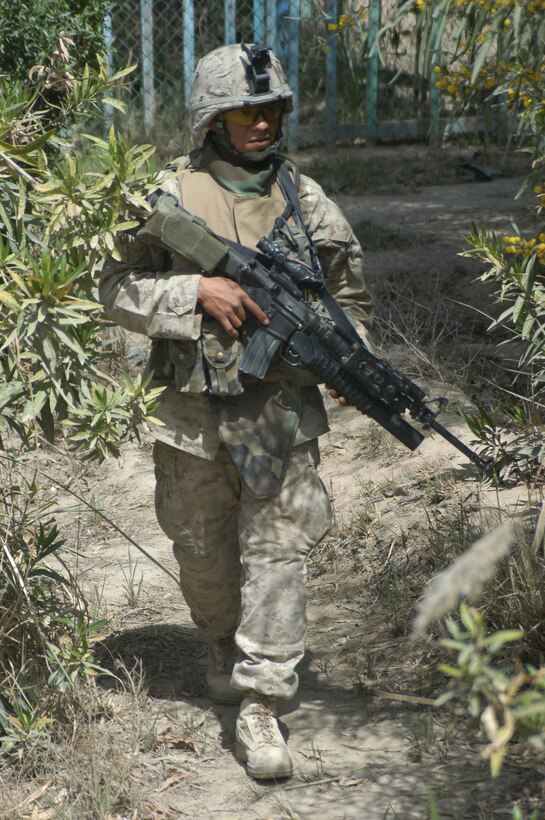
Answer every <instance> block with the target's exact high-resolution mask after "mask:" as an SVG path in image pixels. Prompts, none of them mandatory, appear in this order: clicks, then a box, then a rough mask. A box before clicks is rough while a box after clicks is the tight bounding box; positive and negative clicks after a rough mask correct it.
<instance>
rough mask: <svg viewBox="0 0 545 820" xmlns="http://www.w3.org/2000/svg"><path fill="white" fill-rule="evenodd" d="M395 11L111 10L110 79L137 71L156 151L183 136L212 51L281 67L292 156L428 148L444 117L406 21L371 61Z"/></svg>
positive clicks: (179, 3) (249, 6)
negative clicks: (241, 51) (260, 56)
mask: <svg viewBox="0 0 545 820" xmlns="http://www.w3.org/2000/svg"><path fill="white" fill-rule="evenodd" d="M397 3H398V0H382V2H381V0H367V2H362V3H361V4H359V3H358V2H354V0H117V2H115V3H114V4H113V5H112V8H111V12H110V15H109V18H108V20H107V23H106V26H105V42H106V48H107V51H108V54H109V56H110V62H111V65H112V68H113V69H117V68H121V67H122V66H124V65H127V64H133V63H134V64H136V66H137V69H136V72H135V74H134V79H133V81H132V84H131V85H130V87H129V89H128V92H127V93H128V99H129V107H130V109H131V111H132V113H133V116H134V117H135V118H136V120H137V121H139V122H141V123H142V124H143V126H144V130H145V132H146V133H147V134H148V135H149V134H152V135H153V137H154V138H155V141H157V140H161V134H162V135H163V138H165V135H166V134H168V133H185V134H187V126H186V119H187V118H186V113H185V112H186V105H187V100H188V98H189V92H190V88H191V79H192V75H193V71H194V67H195V64H196V62H197V60H198V59H199V58H200V57H201V56H202V55H203V54H205V53H206V52H208V51H210V50H211V49H213V48H216V47H217V46H220V45H223V44H224V43H230V42H241V41H242V42H265V43H266V44H267V45H269V46H271V47H272V48H273V50H274V51H275V53H276V54H277V55H278V56H279V58H280V59H281V61H282V63H283V65H284V68H285V70H286V73H287V75H288V82H289V84H290V87H291V89H292V91H293V93H294V97H295V102H296V113H295V115H291V116H290V121H289V124H288V129H287V130H288V141H289V143H290V147H292V148H293V147H297V145H298V144H299V145H304V144H312V143H320V142H327V143H329V144H331V145H332V144H334V143H335V142H336V141H337V140H354V139H357V138H364V139H373V138H377V137H378V138H400V139H403V138H408V137H409V138H414V137H416V138H425V137H426V136H427V135H429V132H430V123H433V118H434V116H435V120H436V121H438V118H439V115H440V114H441V113H446V112H445V111H443V112H441V111H440V108H439V106H440V101H439V95H438V94H434V88H433V84H432V85H431V86H430V83H429V75H428V76H422V75H420V74H419V73H418V71H417V68H416V64H417V60H416V52H415V46H414V42H413V40H412V38H411V22H412V16H411V15H408V16H407V17H406V18H405V22H404V24H403V25H402V26H399V27H398V29H394V30H391V31H390V32H389V33H388V35H387V37H386V39H385V40H384V41H383V43H382V61H381V62H380V63H379V59H378V56H377V55H376V54H374V53H371V55H370V54H369V49H368V42H372V40H373V38H374V36H375V35H376V32H377V31H378V29H379V27H380V24H381V21H382V20H384V19H385V18H386V15H388V13H389V12H390V11H392V10H393V9H394V7H395V6H396V5H397ZM355 7H358V9H360V10H361V12H363V13H361V14H360V13H359V12H356V13H355V11H354V9H355ZM343 16H344V18H343ZM342 19H345V23H344V24H343V25H342V26H340V27H339V25H338V24H339V21H341V20H342ZM347 20H348V22H346V21H347ZM350 21H352V22H350ZM335 26H337V28H334V27H335ZM430 88H431V94H430ZM430 98H431V99H430ZM430 102H431V105H432V108H434V111H435V114H434V112H433V110H432V111H431V112H430ZM430 113H431V116H430ZM165 123H168V125H165Z"/></svg>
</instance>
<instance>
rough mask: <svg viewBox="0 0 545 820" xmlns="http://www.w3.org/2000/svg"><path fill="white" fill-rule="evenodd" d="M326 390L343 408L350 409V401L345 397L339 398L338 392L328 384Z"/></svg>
mask: <svg viewBox="0 0 545 820" xmlns="http://www.w3.org/2000/svg"><path fill="white" fill-rule="evenodd" d="M325 389H326V390H327V392H328V393H329V395H330V396H331V398H332V399H335V400H336V401H338V403H339V404H340V405H341V407H348V405H349V404H350V402H349V401H348V399H345V397H344V396H339V394H338V393H337V391H336V390H334V389H333V388H332V387H328V386H327V384H326V386H325Z"/></svg>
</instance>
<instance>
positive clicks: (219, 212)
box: [154, 161, 328, 498]
mask: <svg viewBox="0 0 545 820" xmlns="http://www.w3.org/2000/svg"><path fill="white" fill-rule="evenodd" d="M186 163H187V161H186ZM186 163H184V162H183V161H182V162H181V163H180V164H179V168H180V170H179V171H178V173H177V178H176V186H175V187H174V186H172V185H169V186H168V190H169V191H170V192H171V193H175V195H176V196H177V198H178V199H179V201H180V204H181V205H182V206H183V207H184V208H185V209H186V210H187V211H189V212H190V213H192V214H193V215H194V216H198V217H200V218H201V219H203V220H205V222H206V224H207V225H208V227H209V228H210V229H211V230H212V231H214V233H216V234H218V235H220V236H222V237H224V238H226V239H229V240H233V241H235V242H238V243H240V244H241V245H244V246H246V247H249V248H252V249H254V248H256V244H257V242H258V241H259V239H261V237H262V236H269V234H270V233H271V231H272V229H273V227H274V223H275V220H276V219H277V218H278V217H279V216H282V215H283V214H284V213H285V212H286V200H285V198H284V195H283V193H282V191H281V189H280V186H279V184H278V183H277V182H276V181H275V182H273V184H272V185H271V186H270V191H269V193H268V194H265V195H261V196H249V197H245V196H239V195H237V194H234V193H232V192H231V191H228V190H226V189H225V188H223V187H222V186H221V185H220V184H219V183H218V182H216V181H215V180H214V178H213V177H212V176H211V175H210V174H209V173H208V172H207V170H205V169H203V170H199V169H198V168H193V167H191V166H189V165H188V164H186ZM175 188H176V189H177V190H175ZM287 221H288V224H289V225H290V229H292V230H293V232H294V235H295V236H297V232H298V229H297V227H296V225H295V222H294V220H293V219H288V220H287ZM292 226H293V227H292ZM299 230H300V229H299ZM303 244H304V243H303V242H301V245H303ZM173 263H174V267H175V268H176V267H178V268H180V269H185V270H188V266H187V260H184V259H183V258H182V257H180V258H177V257H174V259H173ZM154 344H155V345H156V351H155V352H156V353H159V349H162V350H163V351H164V346H165V344H166V347H167V350H166V351H165V352H166V356H165V358H166V361H164V365H165V366H166V370H165V371H164V375H165V376H166V377H167V379H168V380H169V381H170V383H171V384H172V385H173V386H174V387H175V390H176V391H177V392H178V393H179V394H180V393H181V394H185V395H186V396H187V400H188V401H187V407H188V409H189V407H190V406H192V405H193V404H194V401H195V400H190V396H191V395H193V396H195V394H200V395H201V396H202V401H203V402H204V404H203V405H201V407H200V409H199V413H200V414H201V415H202V417H203V419H202V420H203V422H204V417H206V418H208V416H209V414H210V413H213V414H214V415H215V418H216V420H217V427H216V430H217V434H218V436H219V439H220V441H221V442H222V443H223V445H224V446H225V447H226V448H227V450H228V452H229V454H230V455H231V458H232V459H233V462H234V463H235V465H236V467H237V469H238V471H239V473H240V475H241V478H242V479H243V481H244V482H245V484H246V485H247V487H248V488H249V489H250V491H251V492H252V493H254V494H255V495H256V496H258V497H262V498H264V497H268V496H270V495H273V494H274V493H276V492H277V491H278V489H279V487H280V485H281V483H282V479H283V476H284V473H285V470H286V467H287V463H288V459H289V454H290V452H291V447H292V445H293V443H294V441H296V439H297V441H306V440H308V439H309V438H311V437H312V438H313V437H314V436H316V435H320V434H321V433H323V432H325V431H326V430H327V429H328V426H327V420H326V417H325V413H324V410H323V404H322V401H321V397H320V395H319V393H318V391H317V389H316V387H311V386H309V385H308V383H306V384H305V382H304V381H303V382H302V383H301V384H299V385H297V384H295V383H294V382H293V379H291V378H286V377H285V375H283V374H282V373H276V374H275V373H274V372H273V373H272V374H271V376H270V377H267V378H266V381H265V382H264V383H262V382H260V383H257V384H255V383H246V382H243V381H241V378H240V376H239V364H240V361H241V359H242V355H243V352H244V348H243V345H242V342H241V341H240V339H238V338H233V337H232V336H229V335H228V334H227V333H226V332H225V331H224V330H223V329H222V328H221V326H220V325H219V324H218V323H217V322H216V321H214V320H206V318H205V317H203V322H202V332H201V337H200V339H198V340H197V341H191V340H168V341H166V340H165V341H161V342H159V343H158V344H157V343H154ZM163 355H164V354H163ZM156 364H158V362H157V363H156ZM157 369H158V368H157V367H156V372H157ZM302 372H303V371H302ZM167 374H168V375H167ZM290 375H291V374H290ZM203 394H204V395H203ZM207 398H208V401H207ZM180 399H181V396H180ZM192 412H193V413H194V410H193V411H192ZM158 415H160V414H158ZM307 429H308V430H309V431H310V430H312V432H311V433H310V435H309V434H308V433H306V430H307Z"/></svg>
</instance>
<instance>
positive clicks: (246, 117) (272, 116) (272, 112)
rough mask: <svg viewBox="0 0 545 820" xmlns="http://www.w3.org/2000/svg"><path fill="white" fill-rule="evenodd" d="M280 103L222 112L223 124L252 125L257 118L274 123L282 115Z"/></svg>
mask: <svg viewBox="0 0 545 820" xmlns="http://www.w3.org/2000/svg"><path fill="white" fill-rule="evenodd" d="M282 107H283V106H282V103H281V102H271V103H266V104H265V105H246V106H245V107H244V108H233V109H231V110H230V111H224V112H223V118H224V120H225V122H231V123H234V124H235V125H253V124H254V122H255V121H256V120H257V119H258V117H260V116H261V117H263V118H264V119H265V120H267V122H274V121H275V120H277V119H278V118H279V116H280V114H281V113H282Z"/></svg>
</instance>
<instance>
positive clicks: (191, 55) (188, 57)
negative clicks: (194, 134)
mask: <svg viewBox="0 0 545 820" xmlns="http://www.w3.org/2000/svg"><path fill="white" fill-rule="evenodd" d="M183 26H184V39H183V48H184V106H185V109H186V111H187V109H188V108H189V98H190V96H191V85H192V82H193V72H194V71H195V5H194V2H193V0H184V2H183Z"/></svg>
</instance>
